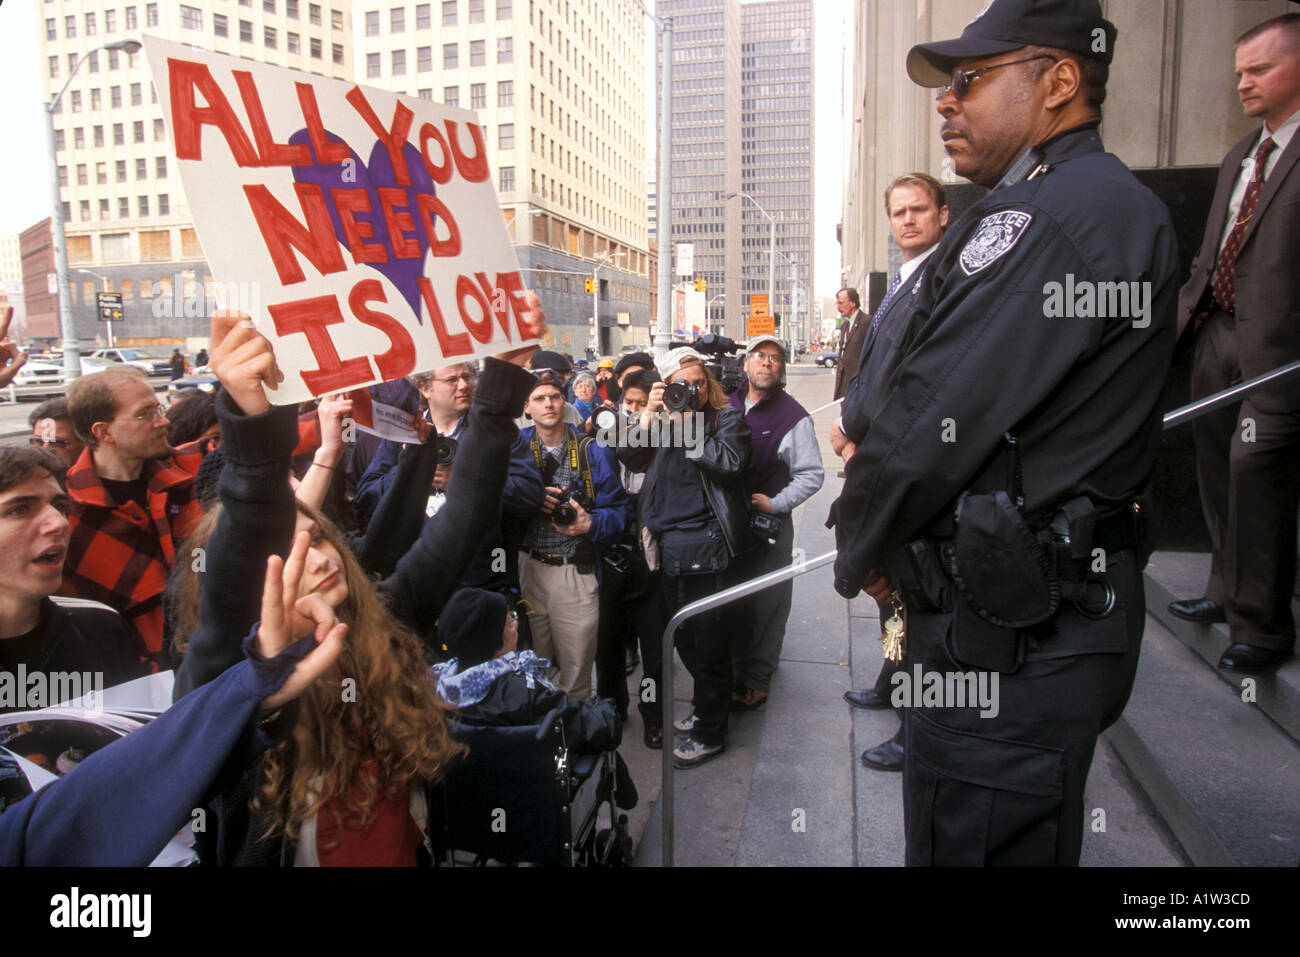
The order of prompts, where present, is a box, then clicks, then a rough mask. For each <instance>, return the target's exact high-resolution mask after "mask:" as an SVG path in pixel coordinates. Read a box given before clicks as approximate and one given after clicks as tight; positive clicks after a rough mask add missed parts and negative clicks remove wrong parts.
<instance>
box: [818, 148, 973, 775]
mask: <svg viewBox="0 0 1300 957" xmlns="http://www.w3.org/2000/svg"><path fill="white" fill-rule="evenodd" d="M885 212H886V213H887V214H888V215H889V228H890V230H891V231H892V232H893V234H894V242H896V243H897V244H898V248H899V249H901V250H902V251H903V265H902V268H900V269H899V270H898V273H897V274H896V275H895V276H894V278H893V280H892V281H891V282H890V284H889V288H888V290H887V291H886V293H885V298H884V299H883V300H882V301H881V303H880V305H879V306H877V307H876V312H875V315H874V316H873V317H872V320H871V322H870V324H869V325H868V326H867V336H866V341H865V343H864V347H863V350H862V357H861V359H860V361H859V363H858V367H857V372H856V375H854V376H853V377H852V381H851V382H850V383H849V386H848V391H847V392H846V393H845V396H844V403H843V405H842V406H841V407H840V418H839V421H838V422H836V423H835V426H834V427H833V428H832V429H831V446H832V447H833V448H834V449H835V452H836V454H837V455H840V456H842V457H843V459H844V461H845V462H847V461H848V460H849V459H850V458H852V457H853V452H854V450H855V449H856V448H857V443H858V442H861V441H862V439H863V438H864V437H865V436H866V434H867V430H868V428H869V427H870V425H871V411H870V396H871V395H872V393H873V392H875V391H876V386H878V385H879V384H880V383H882V382H883V380H885V379H886V378H887V377H888V371H889V367H890V366H891V365H892V363H890V362H889V360H890V358H891V357H892V354H893V352H894V346H895V343H897V342H898V341H899V340H900V339H901V338H902V334H903V332H904V331H905V330H906V329H907V324H908V320H909V319H910V318H911V316H912V309H913V308H914V307H915V305H916V293H917V291H918V290H919V289H920V286H921V277H922V275H923V274H924V272H925V263H926V260H927V259H929V258H930V254H931V253H933V252H934V250H935V249H937V248H938V246H939V240H941V239H942V238H943V231H944V228H945V227H946V226H947V225H948V204H947V196H946V194H945V192H944V188H943V185H942V184H941V183H940V182H939V181H938V180H937V179H935V178H934V177H933V176H930V175H928V174H926V173H907V174H905V175H903V176H900V177H898V178H897V179H896V180H894V181H893V182H892V183H890V184H889V188H888V189H886V190H885ZM890 614H892V609H890V608H887V607H886V606H884V605H881V606H880V621H881V624H882V625H883V624H884V622H885V620H886V619H887V618H888V617H889V615H890ZM899 667H900V666H899V665H895V664H894V663H892V662H891V661H890V660H889V659H888V658H886V659H885V661H884V663H883V664H882V665H881V668H880V674H879V675H877V676H876V683H875V685H874V687H871V688H867V689H865V690H862V691H856V690H855V691H846V692H845V693H844V700H845V701H847V702H848V703H849V704H851V705H853V706H854V707H855V708H869V709H879V708H887V707H889V706H890V703H889V697H890V687H891V684H892V681H891V679H892V678H893V677H894V674H895V672H897V671H898V669H899ZM862 763H863V764H865V765H866V766H867V767H869V768H874V769H875V770H877V771H901V770H903V738H902V728H901V727H900V728H899V733H898V734H896V735H894V737H893V738H891V739H890V740H888V741H886V742H884V743H883V744H880V745H877V746H876V747H874V748H869V749H868V750H866V751H864V752H863V753H862Z"/></svg>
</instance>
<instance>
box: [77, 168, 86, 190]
mask: <svg viewBox="0 0 1300 957" xmlns="http://www.w3.org/2000/svg"><path fill="white" fill-rule="evenodd" d="M77 185H78V186H87V185H89V176H88V175H87V172H86V164H85V163H78V164H77Z"/></svg>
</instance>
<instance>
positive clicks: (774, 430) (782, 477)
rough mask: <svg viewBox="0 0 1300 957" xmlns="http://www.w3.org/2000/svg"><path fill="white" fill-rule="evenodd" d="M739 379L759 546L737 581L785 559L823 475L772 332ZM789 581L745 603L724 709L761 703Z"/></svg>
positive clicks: (754, 349)
mask: <svg viewBox="0 0 1300 957" xmlns="http://www.w3.org/2000/svg"><path fill="white" fill-rule="evenodd" d="M746 351H747V352H748V353H749V354H748V356H747V358H746V359H745V381H744V383H742V386H741V388H739V389H737V390H736V391H735V392H733V393H732V395H731V407H732V408H733V409H735V410H737V411H738V412H742V413H744V416H745V421H746V422H748V423H749V428H750V431H751V433H752V435H753V442H754V487H753V494H752V495H750V500H749V501H750V506H751V507H752V508H753V510H754V516H753V526H754V538H755V539H757V541H758V546H757V548H755V550H754V551H753V552H752V553H751V554H750V555H749V557H748V560H747V561H746V562H745V572H744V574H743V575H742V578H756V577H758V576H759V575H765V574H767V573H768V572H771V571H775V570H776V569H778V568H784V567H786V566H787V565H789V564H790V559H791V557H792V554H793V550H794V515H793V513H794V510H795V507H796V506H798V505H802V504H803V503H804V502H806V501H807V500H808V499H810V498H812V497H813V496H814V495H816V494H817V490H818V489H820V488H821V487H822V483H823V482H824V481H825V480H826V470H825V469H824V468H823V467H822V454H821V449H819V448H818V447H817V430H816V429H815V428H814V427H813V422H812V417H811V416H809V415H808V411H807V410H806V409H805V408H804V407H803V406H802V405H800V404H799V403H798V402H797V401H795V398H794V396H792V395H790V394H789V393H788V392H786V391H785V363H786V352H785V346H784V344H783V343H782V342H781V340H780V339H778V338H776V336H755V337H754V338H752V339H750V340H749V345H748V348H747V350H746ZM793 597H794V582H792V581H787V582H782V583H781V584H780V585H775V586H773V587H771V588H768V589H766V590H764V591H761V592H759V593H758V594H757V595H754V596H753V597H752V598H749V599H747V600H746V601H745V603H744V609H745V611H746V612H747V613H748V614H747V616H746V617H747V618H748V620H749V628H748V629H747V632H746V633H745V634H742V635H738V636H737V637H738V638H739V639H740V641H739V642H738V643H737V645H736V646H735V647H734V648H732V662H731V666H732V672H733V674H734V675H735V680H736V685H735V690H734V691H733V692H732V695H731V707H732V709H733V710H737V711H750V710H752V709H754V708H758V707H760V706H762V704H763V703H764V702H765V701H767V693H768V688H769V686H770V685H771V683H772V672H774V671H775V670H776V665H777V662H778V661H779V660H780V658H781V645H782V643H783V642H784V641H785V622H786V619H787V618H789V617H790V603H791V600H792V599H793Z"/></svg>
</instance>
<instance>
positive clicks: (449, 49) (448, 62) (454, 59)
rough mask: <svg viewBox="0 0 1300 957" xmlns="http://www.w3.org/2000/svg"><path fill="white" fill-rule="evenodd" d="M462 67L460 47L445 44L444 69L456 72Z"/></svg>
mask: <svg viewBox="0 0 1300 957" xmlns="http://www.w3.org/2000/svg"><path fill="white" fill-rule="evenodd" d="M458 66H460V47H458V46H456V44H454V43H444V44H443V45H442V68H443V69H444V70H454V69H456V67H458Z"/></svg>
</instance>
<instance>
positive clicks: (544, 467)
mask: <svg viewBox="0 0 1300 957" xmlns="http://www.w3.org/2000/svg"><path fill="white" fill-rule="evenodd" d="M594 441H595V439H593V438H591V437H590V436H583V437H582V438H581V439H579V438H578V436H577V434H576V433H575V432H574V431H573V430H572V429H566V434H565V440H564V451H563V452H562V453H560V454H561V456H562V457H564V458H567V459H568V460H569V471H571V472H573V473H575V474H577V475H579V476H581V478H582V490H583V492H585V493H586V496H587V501H589V502H591V504H592V507H595V504H596V483H595V481H594V480H593V479H592V477H591V454H590V452H589V451H588V449H589V448H590V447H591V443H592V442H594ZM528 448H529V450H530V451H531V452H532V453H533V461H535V462H536V463H537V468H538V470H539V471H541V473H542V484H543V485H550V484H551V483H552V482H553V481H555V473H556V471H557V470H558V469H559V467H560V466H559V463H558V462H557V461H556V460H555V457H554V456H551V455H547V454H546V453H545V452H544V451H542V440H541V439H540V438H538V436H537V431H536V430H535V429H534V431H533V437H532V438H531V439H530V440H529V441H528Z"/></svg>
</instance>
